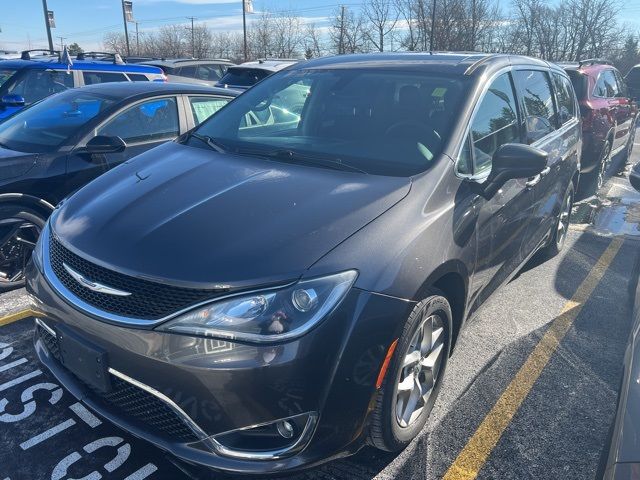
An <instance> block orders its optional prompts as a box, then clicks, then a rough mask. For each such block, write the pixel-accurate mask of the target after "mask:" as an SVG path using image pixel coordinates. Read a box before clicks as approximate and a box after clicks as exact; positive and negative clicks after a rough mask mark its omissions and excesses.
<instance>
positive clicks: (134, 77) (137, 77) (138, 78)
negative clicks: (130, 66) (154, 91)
mask: <svg viewBox="0 0 640 480" xmlns="http://www.w3.org/2000/svg"><path fill="white" fill-rule="evenodd" d="M127 77H129V80H131V81H132V82H148V81H149V79H148V78H147V76H146V75H143V74H142V73H127Z"/></svg>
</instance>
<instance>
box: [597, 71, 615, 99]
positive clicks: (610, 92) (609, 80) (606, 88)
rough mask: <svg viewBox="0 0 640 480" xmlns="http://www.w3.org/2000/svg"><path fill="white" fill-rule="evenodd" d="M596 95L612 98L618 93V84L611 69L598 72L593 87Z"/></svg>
mask: <svg viewBox="0 0 640 480" xmlns="http://www.w3.org/2000/svg"><path fill="white" fill-rule="evenodd" d="M593 94H594V95H595V96H596V97H604V98H613V97H615V96H616V95H617V94H618V84H617V82H616V76H615V74H614V73H613V70H604V71H602V72H600V75H599V76H598V80H597V81H596V86H595V88H594V89H593Z"/></svg>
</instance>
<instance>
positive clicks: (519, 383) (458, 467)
mask: <svg viewBox="0 0 640 480" xmlns="http://www.w3.org/2000/svg"><path fill="white" fill-rule="evenodd" d="M622 243H623V239H622V238H619V237H617V238H614V239H613V240H612V241H611V243H610V244H609V246H608V247H607V248H606V250H605V251H604V253H603V254H602V256H601V257H600V258H599V259H598V261H597V263H596V264H595V266H594V267H593V269H592V270H591V271H590V272H589V274H588V275H587V277H586V278H585V279H584V281H583V282H582V283H581V284H580V286H579V287H578V289H577V290H576V292H575V294H574V295H573V297H572V298H571V300H569V301H568V302H567V303H566V305H565V306H564V308H563V309H562V311H561V312H560V315H559V316H558V317H556V319H555V320H554V321H553V322H552V323H551V326H550V327H549V329H548V330H547V331H546V332H545V334H544V335H543V337H542V339H540V341H539V342H538V344H537V345H536V347H535V348H534V350H533V351H532V352H531V354H530V355H529V357H528V358H527V360H526V361H525V362H524V364H523V365H522V367H521V368H520V370H519V371H518V373H517V374H516V375H515V377H514V378H513V380H511V383H510V384H509V385H508V386H507V388H506V389H505V391H504V392H503V393H502V395H501V396H500V398H499V399H498V401H497V402H496V404H495V405H494V406H493V408H492V409H491V411H490V412H489V413H488V414H487V416H486V417H485V418H484V420H483V421H482V423H481V424H480V426H479V427H478V429H477V430H476V432H475V433H474V434H473V436H472V437H471V439H469V441H468V442H467V444H466V445H465V447H464V448H463V449H462V451H461V452H460V453H459V454H458V457H457V458H456V459H455V461H454V462H453V464H452V465H451V466H450V467H449V470H447V473H446V474H445V476H444V477H443V480H471V479H474V478H476V477H477V475H478V472H479V471H480V469H481V468H482V466H483V465H484V464H485V463H486V461H487V459H488V458H489V455H490V454H491V451H492V450H493V449H494V447H495V446H496V444H497V443H498V441H499V440H500V437H502V434H503V432H504V430H505V429H506V428H507V426H508V425H509V423H511V419H512V418H513V416H514V415H515V414H516V412H517V411H518V409H519V408H520V405H521V404H522V402H523V401H524V399H525V398H526V396H527V395H528V394H529V391H530V390H531V388H532V387H533V384H534V383H535V382H536V380H537V379H538V377H539V376H540V374H541V373H542V371H543V370H544V367H545V366H546V365H547V363H548V362H549V359H550V358H551V355H552V354H553V352H554V351H555V350H556V348H557V347H558V345H559V344H560V342H561V341H562V339H563V338H564V336H565V335H566V334H567V332H568V331H569V329H570V328H571V325H572V324H573V322H574V320H575V319H576V317H577V316H578V314H579V313H580V311H581V310H582V307H583V305H584V303H585V301H586V300H587V299H588V298H589V296H590V295H591V293H592V292H593V290H594V289H595V288H596V286H597V285H598V283H599V282H600V280H601V279H602V276H603V275H604V273H605V272H606V270H607V268H608V267H609V265H610V264H611V262H612V261H613V259H614V257H615V256H616V253H618V250H619V249H620V247H621V246H622Z"/></svg>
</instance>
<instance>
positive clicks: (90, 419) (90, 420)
mask: <svg viewBox="0 0 640 480" xmlns="http://www.w3.org/2000/svg"><path fill="white" fill-rule="evenodd" d="M69 408H70V409H71V410H73V413H75V414H76V415H78V417H80V420H82V421H83V422H84V423H86V424H87V425H89V426H90V427H91V428H96V427H97V426H98V425H101V424H102V421H101V420H100V419H99V418H98V417H96V416H95V415H94V414H93V413H91V412H90V411H89V410H87V409H86V407H85V406H84V405H82V404H81V403H74V404H73V405H69Z"/></svg>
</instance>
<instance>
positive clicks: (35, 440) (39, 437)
mask: <svg viewBox="0 0 640 480" xmlns="http://www.w3.org/2000/svg"><path fill="white" fill-rule="evenodd" d="M75 424H76V421H75V420H73V419H71V418H70V419H69V420H65V421H64V422H62V423H60V424H58V425H56V426H55V427H51V428H50V429H49V430H46V431H44V432H42V433H41V434H39V435H36V436H35V437H32V438H30V439H29V440H27V441H26V442H22V443H21V444H20V448H21V449H22V450H28V449H29V448H31V447H33V446H34V445H37V444H39V443H41V442H44V441H45V440H47V439H48V438H51V437H53V436H54V435H56V434H58V433H60V432H62V431H63V430H66V429H67V428H69V427H73V426H74V425H75Z"/></svg>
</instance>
